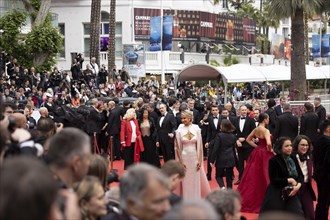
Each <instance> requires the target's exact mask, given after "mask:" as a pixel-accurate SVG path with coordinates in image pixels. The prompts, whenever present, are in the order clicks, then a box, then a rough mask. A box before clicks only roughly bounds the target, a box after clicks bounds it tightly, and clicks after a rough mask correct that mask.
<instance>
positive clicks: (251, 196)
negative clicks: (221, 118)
mask: <svg viewBox="0 0 330 220" xmlns="http://www.w3.org/2000/svg"><path fill="white" fill-rule="evenodd" d="M268 123H269V116H268V114H266V113H261V114H260V115H259V125H258V127H256V128H255V129H254V130H253V131H252V132H251V134H250V135H249V136H248V137H247V139H246V141H247V142H248V143H249V145H250V146H252V147H254V148H255V149H254V150H253V151H252V153H251V154H250V156H249V159H248V161H247V164H246V167H245V170H244V173H243V176H242V180H241V184H240V185H239V186H238V188H237V190H238V191H239V192H240V193H241V196H242V211H243V212H252V213H258V212H259V210H260V206H261V203H262V200H263V198H264V195H265V192H266V189H267V186H268V184H269V178H268V161H269V159H270V158H272V157H273V156H274V153H273V149H272V142H271V134H270V132H269V130H268V129H267V128H266V126H267V125H268Z"/></svg>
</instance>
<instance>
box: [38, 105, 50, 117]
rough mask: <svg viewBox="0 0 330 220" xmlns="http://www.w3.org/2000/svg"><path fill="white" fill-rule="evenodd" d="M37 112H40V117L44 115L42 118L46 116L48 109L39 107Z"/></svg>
mask: <svg viewBox="0 0 330 220" xmlns="http://www.w3.org/2000/svg"><path fill="white" fill-rule="evenodd" d="M39 113H40V116H41V117H44V118H46V117H48V109H47V108H46V107H41V108H40V109H39Z"/></svg>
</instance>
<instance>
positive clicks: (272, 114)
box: [265, 108, 277, 135]
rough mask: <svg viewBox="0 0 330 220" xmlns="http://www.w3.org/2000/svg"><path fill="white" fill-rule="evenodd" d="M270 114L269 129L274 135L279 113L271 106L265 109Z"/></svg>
mask: <svg viewBox="0 0 330 220" xmlns="http://www.w3.org/2000/svg"><path fill="white" fill-rule="evenodd" d="M265 113H267V114H268V115H269V124H268V129H269V131H270V133H271V134H272V135H274V132H275V126H276V120H277V115H276V112H275V110H274V109H272V108H269V109H267V110H266V111H265Z"/></svg>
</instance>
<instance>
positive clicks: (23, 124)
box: [11, 112, 27, 128]
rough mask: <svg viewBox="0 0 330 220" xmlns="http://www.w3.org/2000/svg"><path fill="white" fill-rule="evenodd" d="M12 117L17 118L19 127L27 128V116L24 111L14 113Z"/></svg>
mask: <svg viewBox="0 0 330 220" xmlns="http://www.w3.org/2000/svg"><path fill="white" fill-rule="evenodd" d="M11 117H12V118H13V119H14V120H15V122H16V125H17V128H26V123H27V121H26V117H25V115H24V114H22V113H18V112H17V113H14V114H12V115H11Z"/></svg>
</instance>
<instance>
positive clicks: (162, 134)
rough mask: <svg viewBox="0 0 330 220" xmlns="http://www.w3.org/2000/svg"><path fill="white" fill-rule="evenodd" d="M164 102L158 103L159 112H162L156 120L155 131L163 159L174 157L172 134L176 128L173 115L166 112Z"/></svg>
mask: <svg viewBox="0 0 330 220" xmlns="http://www.w3.org/2000/svg"><path fill="white" fill-rule="evenodd" d="M166 109H167V106H166V105H165V104H163V103H162V104H160V105H159V110H160V113H161V114H162V116H161V117H159V119H158V121H157V123H156V124H157V127H158V129H157V131H158V138H159V146H158V147H161V150H162V153H163V156H164V161H165V162H166V161H168V160H170V159H174V158H175V156H174V134H175V130H176V128H177V126H176V119H175V117H174V115H172V114H170V113H168V112H167V110H166Z"/></svg>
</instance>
